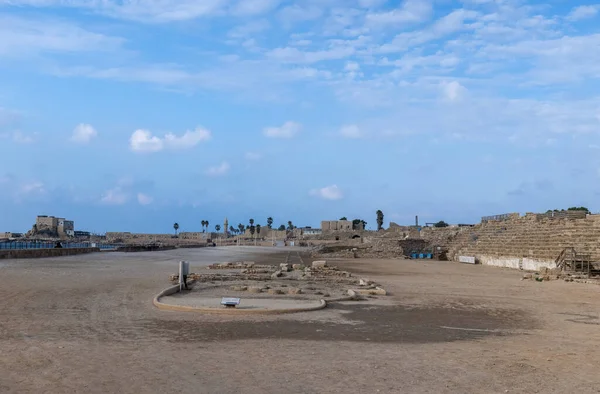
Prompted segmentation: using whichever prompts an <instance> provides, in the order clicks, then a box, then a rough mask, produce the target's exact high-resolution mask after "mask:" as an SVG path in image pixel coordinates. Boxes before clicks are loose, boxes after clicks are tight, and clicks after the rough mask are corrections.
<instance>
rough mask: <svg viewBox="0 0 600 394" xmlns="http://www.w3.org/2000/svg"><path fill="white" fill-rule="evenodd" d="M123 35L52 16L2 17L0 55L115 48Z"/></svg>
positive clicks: (121, 40) (0, 24) (0, 19)
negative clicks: (96, 31) (87, 28)
mask: <svg viewBox="0 0 600 394" xmlns="http://www.w3.org/2000/svg"><path fill="white" fill-rule="evenodd" d="M123 42H124V40H123V39H122V38H119V37H112V36H107V35H104V34H101V33H95V32H92V31H89V30H86V29H84V28H82V27H79V26H77V25H74V24H68V23H64V22H61V21H57V20H52V19H34V18H30V19H25V18H19V17H13V16H0V56H20V55H26V54H36V53H38V52H92V51H109V50H115V49H117V48H119V47H120V46H121V44H122V43H123Z"/></svg>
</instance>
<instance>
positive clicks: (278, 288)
mask: <svg viewBox="0 0 600 394" xmlns="http://www.w3.org/2000/svg"><path fill="white" fill-rule="evenodd" d="M206 269H207V270H209V271H215V270H219V271H221V272H218V273H217V272H214V273H213V272H210V273H190V274H189V275H188V280H191V281H193V282H196V283H198V284H205V285H217V286H221V287H224V288H226V289H227V290H229V291H234V292H237V293H249V294H261V293H264V294H268V295H273V296H277V295H292V296H293V295H301V294H312V295H316V296H322V297H323V298H325V299H326V300H327V299H329V301H333V300H334V299H342V298H343V299H348V300H350V299H360V298H361V297H363V296H382V295H387V292H386V291H385V289H383V288H382V287H381V286H380V285H379V284H377V283H375V282H373V281H370V280H368V279H364V278H356V277H354V276H353V275H352V274H351V273H350V272H348V271H344V270H340V269H339V268H338V267H335V266H330V265H329V264H327V262H326V261H325V260H317V261H314V262H313V263H312V264H311V266H310V267H306V266H305V265H303V264H289V263H282V264H280V265H279V266H271V265H257V264H255V263H254V262H236V263H230V262H227V263H220V264H211V265H210V266H208V267H206ZM170 280H171V282H172V283H173V284H177V283H178V282H179V275H178V274H175V275H171V276H170Z"/></svg>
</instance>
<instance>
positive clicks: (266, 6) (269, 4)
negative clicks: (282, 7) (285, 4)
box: [233, 0, 281, 15]
mask: <svg viewBox="0 0 600 394" xmlns="http://www.w3.org/2000/svg"><path fill="white" fill-rule="evenodd" d="M280 2H281V0H241V1H239V2H238V3H237V5H236V6H235V7H234V9H233V12H234V13H235V14H241V15H257V14H263V13H265V12H267V11H270V10H272V9H273V8H275V7H277V6H278V5H279V3H280Z"/></svg>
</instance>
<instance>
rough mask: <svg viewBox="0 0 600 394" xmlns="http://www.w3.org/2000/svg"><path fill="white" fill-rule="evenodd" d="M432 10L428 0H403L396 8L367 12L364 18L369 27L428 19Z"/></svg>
mask: <svg viewBox="0 0 600 394" xmlns="http://www.w3.org/2000/svg"><path fill="white" fill-rule="evenodd" d="M432 11H433V8H432V6H431V3H430V1H429V0H405V1H404V3H403V4H402V6H401V7H400V8H398V9H395V10H392V11H386V12H378V13H370V14H367V17H366V20H367V24H368V25H369V26H371V27H381V26H384V27H385V26H387V25H402V24H405V23H417V22H423V21H425V20H427V19H429V17H430V16H431V13H432Z"/></svg>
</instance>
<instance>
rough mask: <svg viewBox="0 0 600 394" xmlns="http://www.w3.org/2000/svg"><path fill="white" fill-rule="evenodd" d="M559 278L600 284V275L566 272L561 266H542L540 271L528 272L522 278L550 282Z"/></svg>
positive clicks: (567, 280)
mask: <svg viewBox="0 0 600 394" xmlns="http://www.w3.org/2000/svg"><path fill="white" fill-rule="evenodd" d="M559 279H562V280H564V281H565V282H577V283H592V284H600V277H598V276H591V277H588V275H587V274H583V273H574V272H573V273H570V272H565V271H562V270H561V269H560V268H542V269H541V270H540V271H539V272H528V273H526V274H524V275H523V277H522V278H521V280H534V281H536V282H548V281H551V280H559Z"/></svg>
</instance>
